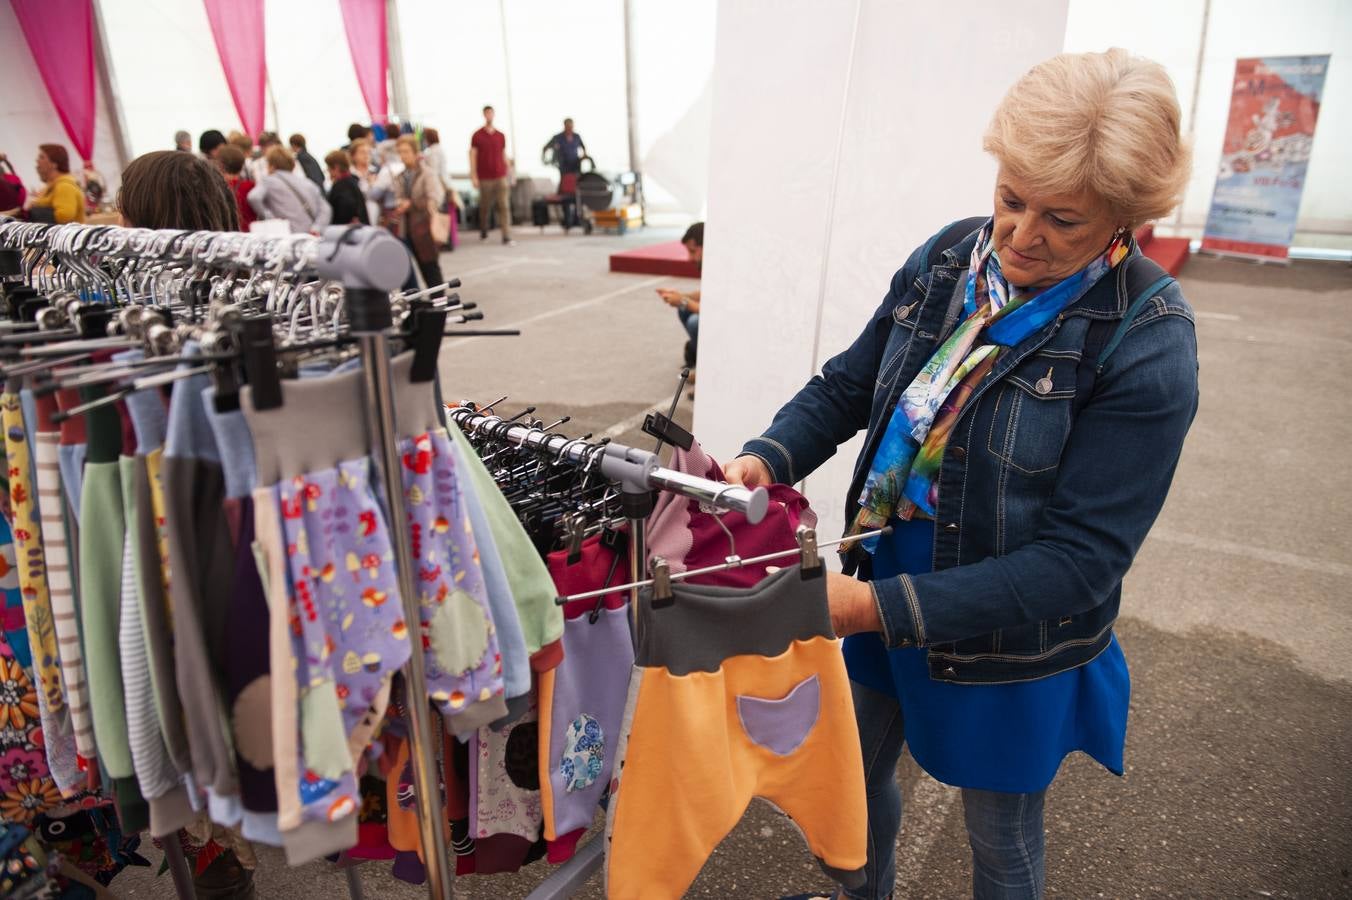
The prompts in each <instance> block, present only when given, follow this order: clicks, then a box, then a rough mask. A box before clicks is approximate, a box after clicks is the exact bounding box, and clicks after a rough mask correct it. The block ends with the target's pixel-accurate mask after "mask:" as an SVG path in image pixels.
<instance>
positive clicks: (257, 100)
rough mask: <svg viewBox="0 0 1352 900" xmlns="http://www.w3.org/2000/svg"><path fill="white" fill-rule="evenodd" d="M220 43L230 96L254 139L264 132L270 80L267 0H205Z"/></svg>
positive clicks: (212, 31)
mask: <svg viewBox="0 0 1352 900" xmlns="http://www.w3.org/2000/svg"><path fill="white" fill-rule="evenodd" d="M202 3H203V4H204V5H205V6H206V8H207V20H208V21H209V22H210V23H211V36H212V37H213V38H215V39H216V52H217V54H219V56H220V57H221V68H222V69H224V70H225V80H226V83H227V84H229V85H230V96H231V97H232V98H233V99H234V101H235V111H236V112H238V113H239V121H240V124H242V125H243V126H244V130H245V131H246V132H247V133H248V134H249V136H250V137H253V138H257V137H258V133H259V132H260V131H262V130H263V90H264V84H265V81H266V79H267V71H268V68H267V61H266V58H265V52H266V49H267V44H266V41H265V40H264V36H263V0H202Z"/></svg>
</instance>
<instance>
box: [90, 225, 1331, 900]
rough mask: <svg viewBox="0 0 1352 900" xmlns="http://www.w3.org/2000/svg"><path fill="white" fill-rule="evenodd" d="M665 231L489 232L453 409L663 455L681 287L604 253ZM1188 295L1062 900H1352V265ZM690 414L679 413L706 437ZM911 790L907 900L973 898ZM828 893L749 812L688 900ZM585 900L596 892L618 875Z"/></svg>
mask: <svg viewBox="0 0 1352 900" xmlns="http://www.w3.org/2000/svg"><path fill="white" fill-rule="evenodd" d="M671 236H674V235H672V234H670V233H667V232H657V233H654V232H652V231H650V232H649V233H647V234H644V235H630V236H629V237H627V238H617V237H603V236H593V237H582V236H580V235H577V234H576V233H575V236H573V237H568V238H565V237H563V236H562V235H561V234H558V233H550V234H546V235H543V236H542V235H539V234H538V233H537V232H536V230H534V229H523V230H521V232H520V233H519V235H518V238H519V241H520V242H519V244H518V245H517V246H516V247H510V248H508V247H502V246H501V245H500V244H498V243H497V242H496V241H493V242H490V243H488V244H480V243H479V242H478V240H477V235H470V236H469V237H470V242H469V243H467V244H466V245H464V246H463V247H462V249H460V250H458V251H457V252H456V253H454V254H448V255H446V256H444V257H443V267H444V269H445V271H446V272H447V273H448V274H451V273H455V274H458V275H460V276H461V277H462V278H463V279H464V282H465V286H464V288H463V290H462V293H463V295H464V296H465V298H466V299H472V300H476V301H478V302H479V304H480V307H481V308H482V309H483V310H484V311H485V313H486V320H485V321H484V322H483V323H478V324H482V325H483V326H484V327H507V326H519V327H521V329H522V330H523V335H522V336H521V337H520V338H515V339H511V338H473V339H460V340H453V341H448V343H447V345H446V348H445V352H444V356H443V370H442V371H443V373H444V375H443V378H444V380H445V382H446V388H447V395H448V396H449V397H457V398H458V397H469V398H474V399H477V400H480V401H485V402H486V401H488V400H493V399H496V398H497V397H499V396H501V395H503V394H509V395H510V400H509V401H508V402H506V403H505V404H504V405H503V406H502V407H501V408H503V409H506V410H508V411H510V412H514V411H517V410H519V409H521V408H524V407H525V406H526V405H528V404H536V405H538V406H539V407H540V410H541V413H546V412H548V413H553V414H554V417H555V418H557V417H559V416H562V415H571V416H572V417H573V420H572V421H571V422H570V423H569V424H568V425H567V426H565V427H564V428H563V429H561V430H563V431H565V432H566V433H571V434H574V435H580V434H583V433H585V432H588V431H591V432H594V433H596V434H600V433H603V432H604V433H609V434H611V435H612V436H613V437H615V439H616V440H620V441H624V442H628V443H634V444H637V445H640V446H644V445H646V444H647V443H648V439H647V438H643V437H641V436H640V435H639V434H638V431H637V425H638V423H639V422H641V421H642V415H643V413H644V412H646V411H647V410H649V409H651V408H653V407H654V406H656V405H659V404H661V405H663V408H665V403H667V402H669V401H670V398H671V396H672V393H673V391H674V389H675V376H676V373H677V371H678V369H679V364H680V359H681V344H682V343H683V341H684V332H683V331H682V330H681V329H680V327H679V325H678V324H677V322H676V320H675V316H674V315H673V314H672V313H671V311H670V309H669V308H668V307H666V306H665V305H664V304H662V303H661V301H660V300H658V298H657V297H656V295H655V294H654V288H655V287H657V286H658V285H662V284H672V285H676V284H678V283H681V282H678V281H676V280H670V279H652V278H647V277H644V276H636V275H611V274H609V273H608V272H607V271H606V258H607V255H608V254H609V253H610V252H611V250H612V249H613V248H614V247H616V246H618V245H621V244H629V245H638V244H642V243H648V242H651V241H655V240H658V239H666V238H669V237H671ZM1181 280H1182V283H1183V286H1184V289H1185V291H1186V294H1187V296H1188V298H1189V300H1190V301H1191V302H1192V304H1193V306H1194V307H1195V308H1196V309H1197V311H1198V314H1199V318H1198V322H1197V331H1198V337H1199V345H1200V354H1201V365H1202V392H1203V393H1202V408H1201V412H1200V413H1199V416H1198V419H1197V423H1196V425H1195V426H1194V428H1193V430H1192V434H1191V436H1190V438H1189V442H1188V445H1187V449H1186V451H1185V453H1184V458H1183V461H1182V464H1181V467H1180V469H1179V473H1178V477H1177V479H1176V481H1175V485H1174V489H1173V493H1172V495H1171V497H1170V499H1169V503H1168V505H1167V506H1166V508H1165V510H1164V513H1163V515H1162V516H1161V519H1160V521H1159V524H1158V526H1157V527H1156V529H1155V531H1154V532H1153V533H1152V535H1151V537H1150V539H1149V540H1148V541H1147V543H1146V545H1145V547H1144V549H1143V550H1142V551H1141V554H1140V556H1139V558H1138V559H1137V562H1136V566H1135V568H1133V570H1132V573H1131V576H1130V577H1129V579H1128V581H1127V585H1126V596H1125V598H1124V601H1123V606H1122V610H1123V618H1122V621H1121V625H1120V628H1119V635H1120V639H1121V641H1122V644H1123V647H1124V648H1125V650H1126V654H1127V658H1128V660H1129V662H1130V666H1131V673H1132V678H1133V684H1134V688H1135V691H1134V694H1133V704H1132V718H1131V721H1130V726H1129V731H1128V737H1127V771H1126V774H1125V777H1123V778H1117V777H1115V776H1113V775H1111V774H1108V773H1107V772H1105V771H1103V770H1102V769H1101V768H1099V767H1097V766H1096V765H1095V764H1093V763H1092V762H1090V761H1089V760H1088V759H1086V758H1084V757H1079V756H1077V757H1072V758H1071V759H1069V760H1067V762H1066V764H1065V766H1064V767H1063V769H1062V773H1061V775H1060V777H1059V778H1058V779H1057V781H1056V783H1055V784H1054V786H1053V787H1052V789H1051V792H1050V796H1049V799H1048V804H1047V810H1048V814H1047V841H1048V866H1047V883H1048V894H1049V896H1054V897H1072V898H1088V897H1112V898H1118V897H1122V898H1126V897H1179V898H1201V897H1208V898H1209V897H1217V898H1232V897H1234V898H1241V897H1280V898H1307V897H1352V875H1350V874H1349V869H1352V682H1350V681H1349V679H1352V608H1350V607H1352V590H1350V589H1349V587H1348V582H1349V576H1352V549H1350V547H1352V542H1350V540H1349V536H1348V535H1349V526H1352V509H1350V508H1349V501H1352V467H1349V465H1348V463H1349V461H1350V460H1352V455H1350V454H1349V450H1348V447H1349V446H1350V445H1352V402H1349V399H1348V397H1349V394H1348V390H1349V387H1352V268H1349V267H1348V266H1346V265H1339V264H1332V263H1295V264H1293V265H1292V266H1290V267H1289V268H1281V267H1275V266H1274V267H1260V266H1255V265H1251V264H1248V263H1242V262H1237V261H1232V260H1216V259H1208V258H1200V257H1199V258H1194V259H1193V260H1192V261H1190V262H1189V263H1188V266H1187V269H1186V270H1185V272H1184V275H1183V278H1182V279H1181ZM684 283H685V284H690V282H684ZM689 409H690V404H689V402H688V401H686V400H683V401H682V415H683V416H684V417H685V418H686V420H687V421H688V416H689ZM900 772H901V777H902V782H903V789H904V793H905V796H906V803H907V807H906V809H907V816H906V822H905V826H904V829H903V832H902V835H901V839H900V842H899V845H898V857H897V858H898V890H897V896H898V897H913V898H953V897H961V896H966V895H970V888H969V886H968V885H969V884H970V881H969V879H970V859H969V856H968V850H967V846H966V835H965V832H964V829H963V825H962V804H961V801H960V799H959V797H958V795H957V792H956V791H954V790H953V789H951V788H947V787H944V786H942V785H939V784H937V783H936V782H934V781H933V780H932V779H930V778H928V776H925V775H923V774H922V773H920V772H919V771H918V770H917V768H916V767H915V765H914V764H913V763H912V762H911V761H910V760H909V758H908V759H906V761H905V762H904V763H903V765H902V766H901V769H900ZM654 814H655V815H660V814H661V811H660V810H654ZM654 852H655V853H660V852H661V848H654ZM151 855H154V854H151ZM262 860H263V861H262V865H261V866H260V870H259V872H258V875H257V884H258V890H259V895H260V896H261V897H264V898H291V900H301V898H341V897H343V896H345V895H346V885H345V882H344V879H343V876H342V874H341V873H339V872H337V871H336V870H334V869H333V867H331V866H328V865H326V864H315V865H310V866H305V867H301V868H298V869H288V868H287V867H286V866H285V864H284V861H283V860H282V858H281V856H280V854H277V853H275V852H271V851H264V852H263V853H262ZM156 861H158V857H157V856H156ZM381 869H382V867H381V866H380V865H378V864H369V865H365V866H363V867H361V869H360V870H359V871H360V873H361V879H362V882H363V885H364V888H365V892H366V895H367V896H368V897H373V898H387V897H388V898H409V900H413V898H418V897H425V896H426V893H425V891H423V890H421V889H418V888H414V887H411V886H408V885H404V884H401V883H399V882H397V881H394V880H393V879H391V878H390V877H389V876H388V875H387V874H386V873H384V872H383V871H381ZM546 873H547V870H545V869H544V868H543V867H541V866H538V865H537V866H535V867H533V869H532V870H527V871H526V872H524V873H521V874H520V875H517V876H512V877H494V878H466V879H462V880H460V881H459V882H457V885H456V890H457V894H458V896H461V897H467V898H517V897H524V896H525V895H526V894H527V893H528V892H529V891H530V890H531V888H532V887H533V886H534V885H535V884H537V883H538V882H539V880H540V878H542V877H543V876H544V875H545V874H546ZM826 887H828V885H827V884H826V883H825V882H824V881H823V879H822V877H821V875H820V874H819V873H818V871H817V869H816V866H815V864H814V863H813V862H812V860H811V858H810V856H809V855H808V853H807V851H806V850H805V848H804V846H803V844H802V842H801V839H800V838H799V837H798V835H797V832H796V831H795V830H794V829H793V828H792V826H790V825H789V824H788V822H787V821H786V820H784V819H783V818H782V817H780V816H779V815H778V814H777V813H776V812H774V811H773V810H772V809H770V808H769V807H768V806H765V805H763V804H760V803H756V804H753V806H752V808H751V809H750V811H749V812H748V814H747V815H746V816H745V817H744V819H743V820H742V823H741V824H740V825H739V826H738V828H737V829H736V830H735V831H734V832H733V833H732V834H731V835H729V836H728V838H727V839H726V840H725V841H724V842H723V844H722V845H721V846H720V847H719V848H718V850H717V852H716V853H715V854H714V855H713V857H712V858H711V859H710V860H709V862H708V863H707V864H706V865H705V867H704V870H703V872H702V873H701V875H700V878H699V880H698V881H697V882H696V884H695V885H694V887H693V888H692V890H691V891H690V896H692V897H709V898H714V897H718V898H724V897H754V898H766V897H778V896H781V895H784V894H790V893H798V892H802V891H808V890H813V889H824V888H826ZM113 888H114V892H115V893H117V894H119V895H120V896H126V897H171V896H172V888H171V887H170V885H169V883H168V880H167V877H166V878H162V879H158V880H157V879H154V878H152V877H151V876H150V875H149V874H148V873H145V872H140V873H127V874H126V875H124V876H122V877H121V878H119V879H118V880H117V881H116V882H114V885H113ZM579 896H584V897H600V896H602V892H601V888H600V885H599V879H594V880H593V881H592V883H591V884H590V885H589V886H588V888H587V889H586V890H585V891H584V892H583V893H582V894H580V895H579Z"/></svg>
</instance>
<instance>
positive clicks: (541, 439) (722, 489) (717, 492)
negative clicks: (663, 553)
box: [450, 406, 798, 900]
mask: <svg viewBox="0 0 1352 900" xmlns="http://www.w3.org/2000/svg"><path fill="white" fill-rule="evenodd" d="M450 416H451V418H452V419H454V420H455V421H456V422H457V423H458V424H459V425H460V427H461V428H463V429H465V430H466V431H469V432H472V433H481V434H483V435H484V436H485V437H487V438H488V439H489V440H490V441H494V442H497V443H502V444H507V445H511V446H515V447H530V448H532V449H534V450H537V451H539V452H540V453H541V454H542V455H545V456H549V457H551V458H553V459H554V461H556V462H559V463H572V464H573V465H577V466H583V467H589V466H593V465H594V466H596V467H597V468H599V469H600V472H601V474H602V475H603V476H604V477H605V478H606V479H608V480H609V481H611V482H613V483H616V484H618V485H619V488H620V508H621V510H622V511H623V513H624V517H625V519H626V520H627V522H628V527H629V544H628V545H629V581H630V582H631V584H630V585H627V587H629V588H630V595H629V599H630V603H631V604H633V607H632V608H637V604H638V591H639V587H640V586H641V584H642V583H643V576H644V573H645V570H646V568H647V547H646V541H645V535H646V529H647V520H648V516H649V515H651V513H652V511H653V491H657V490H661V491H668V492H671V493H676V494H680V495H682V496H684V497H690V498H692V499H694V500H697V501H699V502H700V503H704V504H708V505H709V506H714V507H717V508H718V509H724V510H730V511H734V512H739V513H741V514H743V515H744V516H746V518H747V521H748V522H750V523H751V524H753V525H755V524H758V523H759V522H761V521H762V520H763V519H764V518H765V514H766V512H767V511H768V510H769V508H770V494H769V492H768V491H767V490H766V489H765V488H763V487H757V488H750V489H748V488H745V487H742V486H741V485H734V484H726V483H724V482H721V481H713V480H711V479H708V478H700V477H699V476H697V475H690V474H688V473H686V472H678V471H676V470H675V469H668V468H665V467H663V466H662V465H661V464H660V459H659V457H658V455H657V454H656V453H654V452H653V451H651V450H641V449H638V448H636V447H627V446H625V445H624V444H615V443H605V444H600V443H597V444H592V443H587V442H585V441H582V440H578V439H570V438H568V437H565V436H564V435H561V434H553V433H550V432H547V431H545V430H544V429H542V428H536V427H532V426H529V425H518V424H512V423H510V422H508V421H507V420H505V419H503V418H502V417H501V416H497V415H491V414H490V415H486V414H483V413H479V412H477V411H475V410H473V409H471V408H470V407H468V406H461V407H456V408H453V409H451V410H450ZM792 552H793V553H797V552H798V551H797V550H794V551H792ZM612 592H613V589H611V588H607V589H605V590H603V591H601V592H600V593H602V594H608V593H612ZM604 850H605V840H604V839H603V838H593V839H592V840H591V841H589V842H588V843H586V844H585V845H583V846H582V847H581V848H580V849H579V850H578V851H577V853H576V854H575V855H574V856H573V858H572V859H570V860H568V862H566V863H564V864H563V865H561V866H559V868H558V869H556V870H554V871H553V872H551V873H550V874H549V876H548V877H547V878H545V880H544V881H542V882H541V883H540V885H539V886H538V887H536V888H535V890H533V891H531V893H530V894H529V895H528V896H527V900H563V898H566V897H571V896H572V895H573V894H575V893H576V892H577V891H579V890H581V889H582V887H583V886H584V885H585V884H586V883H587V881H588V880H590V879H591V877H592V876H593V875H595V874H596V872H597V871H598V870H599V869H600V868H601V865H602V864H603V862H604V857H605V853H604Z"/></svg>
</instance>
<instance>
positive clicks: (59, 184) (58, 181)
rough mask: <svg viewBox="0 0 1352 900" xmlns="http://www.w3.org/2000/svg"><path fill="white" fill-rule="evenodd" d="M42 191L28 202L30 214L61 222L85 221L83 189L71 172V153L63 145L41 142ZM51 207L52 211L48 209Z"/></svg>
mask: <svg viewBox="0 0 1352 900" xmlns="http://www.w3.org/2000/svg"><path fill="white" fill-rule="evenodd" d="M37 170H38V177H39V178H41V179H42V184H43V188H42V191H41V193H39V194H38V195H37V196H36V197H33V198H31V199H30V200H29V201H28V214H29V217H30V218H32V219H34V220H35V221H51V222H55V223H56V224H58V225H64V224H66V223H67V222H83V221H84V220H85V196H84V189H82V188H81V187H80V182H78V181H76V180H75V176H74V175H72V174H70V154H69V153H67V152H66V148H65V147H62V146H61V145H60V144H40V145H39V146H38V159H37ZM49 210H50V212H48V211H49Z"/></svg>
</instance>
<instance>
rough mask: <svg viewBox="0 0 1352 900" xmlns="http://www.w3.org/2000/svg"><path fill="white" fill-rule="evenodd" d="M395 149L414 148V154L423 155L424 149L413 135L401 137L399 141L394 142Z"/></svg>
mask: <svg viewBox="0 0 1352 900" xmlns="http://www.w3.org/2000/svg"><path fill="white" fill-rule="evenodd" d="M394 146H395V147H412V148H413V152H414V154H415V155H416V154H418V153H422V147H420V146H418V139H417V138H415V137H414V136H413V135H411V134H401V135H399V140H397V141H395V142H394Z"/></svg>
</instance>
